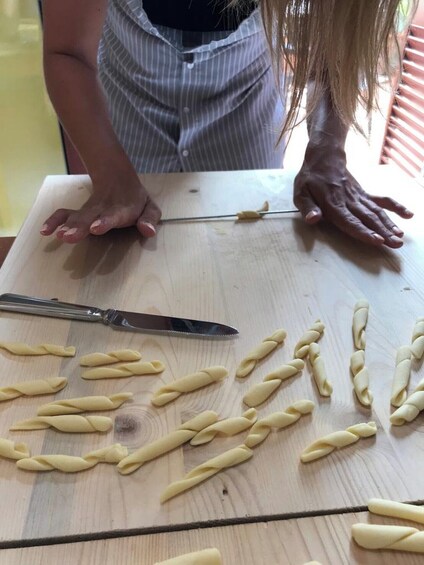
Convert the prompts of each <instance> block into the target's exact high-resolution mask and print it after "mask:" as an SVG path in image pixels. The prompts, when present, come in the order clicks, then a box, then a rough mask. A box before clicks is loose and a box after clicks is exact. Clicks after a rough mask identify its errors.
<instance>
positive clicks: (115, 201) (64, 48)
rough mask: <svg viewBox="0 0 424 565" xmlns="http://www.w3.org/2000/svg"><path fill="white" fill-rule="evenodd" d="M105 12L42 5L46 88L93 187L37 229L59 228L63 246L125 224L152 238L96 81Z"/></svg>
mask: <svg viewBox="0 0 424 565" xmlns="http://www.w3.org/2000/svg"><path fill="white" fill-rule="evenodd" d="M106 10H107V0H89V1H88V2H87V0H60V1H58V0H44V2H43V14H44V72H45V79H46V84H47V89H48V92H49V95H50V98H51V100H52V103H53V105H54V107H55V110H56V112H57V114H58V116H59V119H60V121H61V123H62V124H63V126H64V128H65V130H66V131H67V133H68V135H69V137H70V138H71V140H72V142H73V144H74V145H75V147H76V149H77V150H78V152H79V154H80V156H81V158H82V160H83V161H84V163H85V165H86V167H87V171H88V173H89V175H90V176H91V179H92V181H93V196H92V197H91V198H90V200H89V201H88V202H87V203H86V204H85V205H84V206H83V208H81V210H79V211H69V210H57V211H56V212H55V213H54V214H53V216H51V217H50V218H49V219H48V220H47V221H46V224H45V226H43V229H42V232H41V233H43V234H45V235H50V234H51V233H53V232H54V231H55V230H56V229H57V228H58V227H59V231H58V233H57V236H58V237H59V238H60V239H63V240H64V241H68V242H71V243H73V242H75V241H79V240H81V239H83V238H84V237H85V236H86V235H88V233H90V232H91V233H93V234H96V235H100V234H102V233H105V232H106V231H108V230H109V229H112V228H115V227H125V226H128V225H132V224H136V225H137V227H138V228H139V230H140V231H141V233H143V235H146V236H149V235H154V233H155V231H154V228H153V227H152V226H154V225H155V224H156V223H157V221H158V220H159V218H160V211H159V210H158V208H157V207H156V206H155V205H154V203H153V202H152V201H151V200H150V199H149V197H148V195H147V193H146V191H145V189H144V187H143V186H142V185H141V184H140V182H139V180H138V177H137V175H136V172H135V170H134V168H133V166H132V164H131V162H130V161H129V159H128V157H127V155H126V154H125V151H124V150H123V148H122V146H121V145H120V143H119V140H118V138H117V137H116V135H115V133H114V131H113V128H112V125H111V122H110V119H109V116H108V111H107V107H106V102H105V99H104V96H103V93H102V90H101V87H100V84H99V81H98V75H97V50H98V45H99V41H100V37H101V33H102V28H103V23H104V20H105V17H106ZM146 223H147V227H146ZM60 226H63V227H60Z"/></svg>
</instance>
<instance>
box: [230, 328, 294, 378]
mask: <svg viewBox="0 0 424 565" xmlns="http://www.w3.org/2000/svg"><path fill="white" fill-rule="evenodd" d="M286 337H287V332H286V330H282V329H281V330H277V331H275V332H274V333H273V334H272V335H271V336H269V337H266V338H265V339H264V340H263V341H262V343H261V344H260V345H258V347H255V349H252V351H250V353H248V355H247V356H246V357H245V358H244V359H243V360H242V361H241V362H240V365H239V366H238V367H237V370H236V377H240V378H244V377H247V375H250V373H251V372H252V371H253V369H254V368H255V367H256V364H257V362H258V361H259V360H260V359H263V358H264V357H266V356H267V355H269V354H270V353H271V352H272V351H274V349H275V348H276V347H278V345H280V344H281V343H283V342H284V340H285V339H286Z"/></svg>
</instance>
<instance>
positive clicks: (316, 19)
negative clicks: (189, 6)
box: [232, 0, 416, 135]
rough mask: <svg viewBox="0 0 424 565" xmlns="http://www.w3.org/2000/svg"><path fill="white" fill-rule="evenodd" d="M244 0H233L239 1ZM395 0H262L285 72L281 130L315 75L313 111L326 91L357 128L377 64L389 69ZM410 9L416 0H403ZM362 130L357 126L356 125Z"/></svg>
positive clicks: (372, 91)
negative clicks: (284, 113)
mask: <svg viewBox="0 0 424 565" xmlns="http://www.w3.org/2000/svg"><path fill="white" fill-rule="evenodd" d="M244 1H245V0H232V4H233V5H239V6H240V7H242V6H243V2H244ZM399 3H400V1H399V0H260V2H259V5H260V9H261V12H262V18H263V23H264V28H265V33H266V36H267V39H268V43H269V46H270V49H271V53H272V58H273V61H274V65H275V67H276V68H278V69H279V70H280V69H281V65H282V63H283V61H284V62H285V65H286V68H288V70H289V72H288V73H287V75H288V77H287V79H288V80H286V81H285V89H284V90H285V94H287V92H290V104H289V107H288V112H287V117H286V121H285V124H284V128H283V133H282V135H283V134H284V133H285V132H286V131H288V130H289V129H291V128H292V127H293V126H294V125H295V123H296V119H297V115H298V110H299V106H300V103H301V99H302V95H303V92H304V89H305V87H306V85H307V83H308V81H309V80H310V79H311V78H313V79H314V82H315V89H314V94H313V96H312V97H311V98H310V99H309V100H308V111H309V112H310V111H312V110H313V109H314V107H315V106H316V104H317V102H318V100H319V99H320V98H321V96H322V94H323V92H324V91H328V92H329V93H330V95H331V99H332V103H333V107H334V109H335V111H336V112H337V114H338V116H339V117H340V119H341V120H342V122H343V123H344V124H345V125H347V126H350V125H351V124H353V125H354V126H356V127H358V128H359V125H358V124H357V122H356V119H355V114H356V109H357V106H358V103H359V102H360V103H362V104H363V106H364V107H365V109H366V110H367V112H370V111H371V110H372V109H373V107H374V101H375V95H376V90H377V86H378V74H379V70H381V68H383V69H385V70H386V71H388V70H389V67H390V65H389V55H390V45H393V44H394V43H393V39H395V38H396V31H397V21H398V6H399ZM405 4H406V5H407V7H408V10H409V13H410V14H411V13H412V11H413V9H414V8H415V6H416V0H403V2H402V5H403V8H405ZM359 129H360V128H359Z"/></svg>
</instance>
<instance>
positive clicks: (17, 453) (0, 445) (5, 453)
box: [0, 438, 30, 459]
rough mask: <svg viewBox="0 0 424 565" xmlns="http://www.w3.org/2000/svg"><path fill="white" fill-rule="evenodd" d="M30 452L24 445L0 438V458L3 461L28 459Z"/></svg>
mask: <svg viewBox="0 0 424 565" xmlns="http://www.w3.org/2000/svg"><path fill="white" fill-rule="evenodd" d="M29 456H30V452H29V449H28V446H27V444H26V443H15V442H14V441H10V439H3V438H0V457H4V458H5V459H23V458H24V457H29Z"/></svg>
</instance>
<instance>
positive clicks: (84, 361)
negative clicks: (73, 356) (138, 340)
mask: <svg viewBox="0 0 424 565" xmlns="http://www.w3.org/2000/svg"><path fill="white" fill-rule="evenodd" d="M140 359H141V354H140V353H139V352H138V351H135V350H134V349H119V350H118V351H111V352H109V353H89V354H88V355H83V356H82V357H81V358H80V360H79V364H80V365H81V367H98V366H99V365H110V364H111V363H117V362H118V361H125V362H127V363H128V362H130V361H140Z"/></svg>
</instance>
